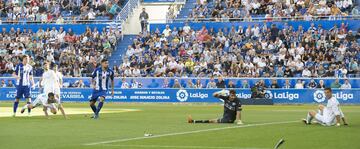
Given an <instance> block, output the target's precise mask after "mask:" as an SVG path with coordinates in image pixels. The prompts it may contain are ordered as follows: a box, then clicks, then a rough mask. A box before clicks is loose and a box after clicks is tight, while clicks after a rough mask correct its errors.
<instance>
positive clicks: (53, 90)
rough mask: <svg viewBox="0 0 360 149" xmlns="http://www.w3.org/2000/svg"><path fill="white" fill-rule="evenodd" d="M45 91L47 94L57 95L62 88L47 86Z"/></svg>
mask: <svg viewBox="0 0 360 149" xmlns="http://www.w3.org/2000/svg"><path fill="white" fill-rule="evenodd" d="M44 93H45V94H49V93H54V94H55V95H60V88H57V87H53V86H49V87H45V88H44Z"/></svg>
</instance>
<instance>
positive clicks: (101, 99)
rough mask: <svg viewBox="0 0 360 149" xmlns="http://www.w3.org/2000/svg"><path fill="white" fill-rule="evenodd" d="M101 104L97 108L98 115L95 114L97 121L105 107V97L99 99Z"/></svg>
mask: <svg viewBox="0 0 360 149" xmlns="http://www.w3.org/2000/svg"><path fill="white" fill-rule="evenodd" d="M99 100H100V101H99V103H98V106H97V108H96V113H95V117H94V118H95V119H96V118H99V113H100V111H101V108H102V107H103V105H104V101H105V97H104V96H100V97H99Z"/></svg>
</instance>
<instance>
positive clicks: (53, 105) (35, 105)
mask: <svg viewBox="0 0 360 149" xmlns="http://www.w3.org/2000/svg"><path fill="white" fill-rule="evenodd" d="M43 100H44V99H43ZM31 105H32V106H33V107H38V106H41V105H42V106H44V107H47V108H50V109H56V105H55V103H51V104H48V103H46V101H42V100H41V99H40V98H36V99H35V100H34V101H33V102H32V103H31Z"/></svg>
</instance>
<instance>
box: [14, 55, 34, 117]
mask: <svg viewBox="0 0 360 149" xmlns="http://www.w3.org/2000/svg"><path fill="white" fill-rule="evenodd" d="M28 63H29V56H27V55H24V56H22V63H20V64H18V65H17V66H16V68H15V72H14V73H13V76H14V77H15V78H16V97H15V102H14V109H13V111H14V114H13V117H15V115H16V110H17V108H18V105H19V100H20V99H21V98H23V97H25V98H26V102H27V104H30V103H31V96H30V93H31V91H30V87H31V88H33V89H34V88H35V83H34V79H33V68H32V66H31V65H30V64H28ZM30 112H31V109H28V113H29V115H30Z"/></svg>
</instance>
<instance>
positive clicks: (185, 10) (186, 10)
mask: <svg viewBox="0 0 360 149" xmlns="http://www.w3.org/2000/svg"><path fill="white" fill-rule="evenodd" d="M195 4H196V0H187V1H186V3H185V5H184V6H183V7H182V8H181V10H180V12H179V14H178V15H177V18H178V19H183V18H187V16H188V15H189V14H190V12H191V11H192V9H193V8H194V6H195Z"/></svg>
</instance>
